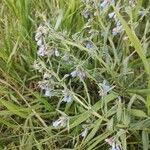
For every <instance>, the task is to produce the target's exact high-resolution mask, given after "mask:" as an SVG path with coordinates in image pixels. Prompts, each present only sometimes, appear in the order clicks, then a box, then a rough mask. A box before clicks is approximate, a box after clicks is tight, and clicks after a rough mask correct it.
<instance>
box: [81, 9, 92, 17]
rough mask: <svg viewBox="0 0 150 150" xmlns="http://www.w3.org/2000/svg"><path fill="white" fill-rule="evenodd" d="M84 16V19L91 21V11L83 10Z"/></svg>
mask: <svg viewBox="0 0 150 150" xmlns="http://www.w3.org/2000/svg"><path fill="white" fill-rule="evenodd" d="M82 15H83V16H84V18H86V19H89V18H90V16H91V13H90V11H89V10H87V9H85V10H83V12H82Z"/></svg>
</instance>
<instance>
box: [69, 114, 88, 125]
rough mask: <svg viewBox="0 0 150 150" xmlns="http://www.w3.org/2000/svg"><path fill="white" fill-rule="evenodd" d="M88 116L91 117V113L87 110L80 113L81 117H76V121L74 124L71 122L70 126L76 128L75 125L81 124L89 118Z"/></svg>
mask: <svg viewBox="0 0 150 150" xmlns="http://www.w3.org/2000/svg"><path fill="white" fill-rule="evenodd" d="M88 118H89V114H88V113H87V112H85V113H83V114H81V115H79V117H78V118H77V119H75V121H74V122H73V123H72V124H70V128H74V127H76V126H78V125H79V124H81V123H82V122H84V121H85V120H87V119H88Z"/></svg>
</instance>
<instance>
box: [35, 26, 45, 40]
mask: <svg viewBox="0 0 150 150" xmlns="http://www.w3.org/2000/svg"><path fill="white" fill-rule="evenodd" d="M46 34H47V28H46V27H45V26H42V25H40V26H39V27H38V29H37V30H36V34H35V41H39V39H41V38H42V36H44V35H46Z"/></svg>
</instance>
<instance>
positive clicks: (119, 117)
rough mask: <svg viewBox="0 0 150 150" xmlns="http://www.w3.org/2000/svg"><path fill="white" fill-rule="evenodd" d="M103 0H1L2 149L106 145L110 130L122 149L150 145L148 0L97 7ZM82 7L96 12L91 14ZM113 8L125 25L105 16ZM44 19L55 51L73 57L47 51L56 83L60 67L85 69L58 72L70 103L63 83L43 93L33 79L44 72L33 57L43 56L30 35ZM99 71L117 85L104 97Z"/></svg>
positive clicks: (74, 149)
mask: <svg viewBox="0 0 150 150" xmlns="http://www.w3.org/2000/svg"><path fill="white" fill-rule="evenodd" d="M102 2H103V1H102V0H93V1H92V0H91V3H94V4H96V6H95V7H94V8H93V6H92V5H91V4H85V3H83V2H82V1H80V0H44V1H43V0H1V1H0V132H1V134H0V149H4V150H32V149H33V150H34V149H35V150H36V149H37V150H57V149H58V150H67V149H68V150H82V149H83V150H99V149H101V150H102V149H104V150H106V149H109V148H110V147H111V146H110V145H109V144H108V143H107V142H106V141H105V139H108V138H110V137H113V138H114V139H115V141H116V142H117V143H118V145H120V147H121V148H122V149H123V150H126V149H128V150H142V149H143V150H148V149H150V64H149V63H150V59H149V58H150V49H149V47H150V18H149V16H150V11H149V10H150V1H149V0H137V1H136V4H135V7H134V8H133V7H132V6H130V4H129V1H128V0H118V1H116V4H115V6H109V7H107V8H106V9H103V10H101V8H100V7H99V6H100V4H101V3H102ZM117 6H118V7H119V8H120V11H119V12H120V13H119V12H118V9H117V8H118V7H117ZM85 9H86V10H88V11H87V12H88V13H89V12H90V13H91V14H93V15H92V17H91V20H90V21H89V20H87V19H86V16H85V15H86V14H84V13H85ZM112 11H115V13H116V15H117V17H118V19H119V20H120V22H121V24H122V26H123V29H124V32H123V33H120V34H119V35H117V36H113V35H112V27H113V26H114V24H115V23H114V22H113V20H112V19H110V18H109V17H108V14H109V13H110V12H112ZM87 12H86V13H87ZM87 15H88V14H87ZM84 17H85V18H84ZM48 23H50V24H51V25H52V27H53V28H54V32H52V33H51V32H50V35H51V36H50V38H51V39H50V40H51V41H53V43H54V44H56V45H58V49H59V50H60V51H61V56H60V57H63V55H64V54H65V53H66V52H67V53H70V55H71V56H72V60H73V62H75V63H74V64H73V65H71V66H69V65H68V63H66V62H64V61H63V60H62V59H61V58H59V59H58V58H50V59H48V60H49V61H50V62H51V63H52V66H51V71H52V73H53V74H55V77H57V78H59V79H60V80H56V81H55V82H56V83H55V84H56V85H57V86H58V87H59V86H62V85H60V82H61V81H62V80H61V79H62V78H63V75H64V74H70V73H71V71H72V70H73V69H74V68H76V67H80V68H82V69H84V70H85V71H86V79H85V80H82V81H79V79H72V78H71V77H70V78H69V79H67V81H66V80H65V81H64V80H63V86H66V87H68V88H69V89H70V91H71V94H72V99H73V102H72V103H61V104H60V102H62V95H61V90H60V89H61V88H59V89H56V90H55V95H57V96H53V97H52V98H47V97H45V96H44V95H43V92H42V91H41V90H40V88H39V87H38V81H40V80H41V79H42V75H41V74H40V73H39V72H38V71H36V70H35V69H34V68H33V64H34V61H35V60H37V59H38V60H41V61H42V62H45V59H43V58H41V57H38V56H37V49H38V47H37V45H36V42H35V38H34V37H35V34H36V30H37V28H38V26H39V25H40V24H43V25H46V24H48ZM89 28H90V31H91V34H89ZM85 41H90V42H92V43H93V45H94V46H95V47H96V52H91V50H89V49H88V48H87V47H85V46H84V44H83V43H84V42H85ZM81 64H82V65H81ZM52 69H53V70H52ZM104 79H106V80H107V81H108V82H109V84H110V85H111V86H115V87H114V88H113V89H112V90H111V91H109V92H108V93H107V94H106V95H105V96H104V97H101V96H100V95H99V94H98V91H99V90H100V89H99V86H98V85H99V83H101V84H102V82H103V80H104ZM104 92H105V91H104ZM61 115H67V116H69V125H67V127H66V128H59V129H56V128H54V127H53V125H52V124H53V121H54V120H57V119H58V118H59V116H61ZM83 126H86V128H88V133H87V135H86V136H85V137H82V134H81V133H82V132H83V130H84V128H83ZM121 148H120V149H121Z"/></svg>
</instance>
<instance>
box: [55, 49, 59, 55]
mask: <svg viewBox="0 0 150 150" xmlns="http://www.w3.org/2000/svg"><path fill="white" fill-rule="evenodd" d="M54 55H55V56H56V57H58V56H60V54H59V51H58V49H55V51H54Z"/></svg>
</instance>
